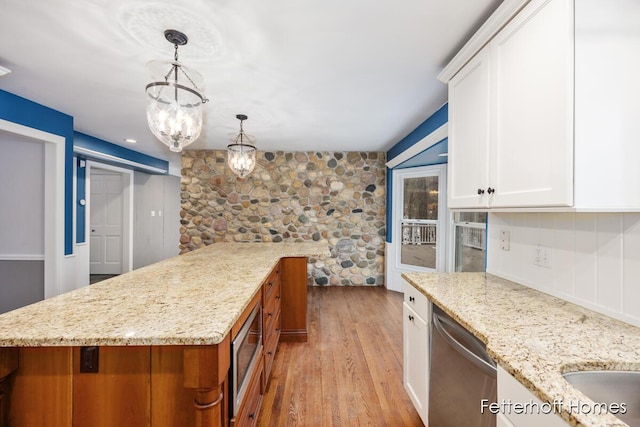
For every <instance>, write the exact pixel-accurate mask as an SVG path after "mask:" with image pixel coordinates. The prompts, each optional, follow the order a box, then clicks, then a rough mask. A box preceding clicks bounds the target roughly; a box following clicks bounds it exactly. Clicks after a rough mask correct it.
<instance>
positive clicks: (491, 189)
mask: <svg viewBox="0 0 640 427" xmlns="http://www.w3.org/2000/svg"><path fill="white" fill-rule="evenodd" d="M495 192H496V189H495V188H491V187H489V188H487V193H489V194H493V193H495Z"/></svg>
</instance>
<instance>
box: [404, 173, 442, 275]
mask: <svg viewBox="0 0 640 427" xmlns="http://www.w3.org/2000/svg"><path fill="white" fill-rule="evenodd" d="M444 171H445V169H444V167H442V166H431V167H420V168H411V169H403V170H399V171H398V172H397V175H396V178H394V184H395V185H394V186H395V190H394V194H397V195H399V196H400V198H401V200H398V202H399V203H398V204H397V205H396V206H397V207H396V214H395V215H394V217H395V218H397V219H396V221H397V222H396V224H398V225H397V226H396V227H394V228H395V230H397V231H396V233H397V234H396V238H395V239H394V240H395V241H396V242H398V243H399V245H398V246H396V247H397V248H398V247H399V251H398V252H397V253H398V264H399V265H398V267H401V268H409V269H412V270H428V271H433V270H440V271H444V265H445V264H444V261H443V259H444V255H445V252H444V242H445V240H444V239H443V237H444V236H443V235H442V234H443V231H444V227H441V223H442V220H443V219H444V217H446V213H445V212H446V210H445V206H443V204H442V203H441V201H442V200H444V199H442V198H446V194H444V188H446V187H445V186H446V182H445V178H444ZM439 242H440V243H442V244H438V243H439Z"/></svg>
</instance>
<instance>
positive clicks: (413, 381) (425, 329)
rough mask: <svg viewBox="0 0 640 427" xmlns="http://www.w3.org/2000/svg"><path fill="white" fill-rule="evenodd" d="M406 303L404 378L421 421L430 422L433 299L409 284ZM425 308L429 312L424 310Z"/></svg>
mask: <svg viewBox="0 0 640 427" xmlns="http://www.w3.org/2000/svg"><path fill="white" fill-rule="evenodd" d="M405 290H407V291H406V292H405V301H404V303H403V309H402V314H403V317H404V321H403V328H402V330H403V381H404V388H405V390H406V391H407V393H408V394H409V397H410V398H411V401H412V402H413V405H414V406H415V408H416V410H417V411H418V414H419V415H420V418H421V419H422V421H423V422H424V423H425V425H427V420H428V413H429V409H428V405H429V320H430V316H429V315H430V311H431V310H430V303H429V301H428V300H427V298H426V297H425V296H424V295H422V294H420V293H419V292H417V291H416V290H415V288H413V287H412V286H410V285H407V286H406V287H405ZM425 309H426V312H425Z"/></svg>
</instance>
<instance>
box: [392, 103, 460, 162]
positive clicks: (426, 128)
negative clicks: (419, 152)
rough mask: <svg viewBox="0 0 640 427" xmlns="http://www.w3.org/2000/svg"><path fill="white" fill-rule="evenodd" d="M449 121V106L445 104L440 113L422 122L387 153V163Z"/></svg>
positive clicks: (437, 112)
mask: <svg viewBox="0 0 640 427" xmlns="http://www.w3.org/2000/svg"><path fill="white" fill-rule="evenodd" d="M448 120H449V104H444V105H443V106H442V107H440V109H439V110H438V111H436V112H435V113H433V114H432V115H431V116H430V117H429V118H428V119H427V120H425V121H424V122H422V124H420V125H419V126H418V127H417V128H415V129H414V130H412V131H411V133H409V135H407V136H405V137H404V138H402V139H401V140H400V141H398V143H397V144H396V145H394V146H393V147H391V148H390V149H389V151H387V161H389V160H392V159H393V158H394V157H397V156H398V155H400V154H401V153H403V152H404V151H406V150H407V149H408V148H410V147H412V146H414V145H415V144H416V143H417V142H418V141H420V140H421V139H422V138H424V137H425V136H427V135H429V134H430V133H431V132H433V131H434V130H436V129H438V128H439V127H440V126H442V125H443V124H445V123H447V121H448Z"/></svg>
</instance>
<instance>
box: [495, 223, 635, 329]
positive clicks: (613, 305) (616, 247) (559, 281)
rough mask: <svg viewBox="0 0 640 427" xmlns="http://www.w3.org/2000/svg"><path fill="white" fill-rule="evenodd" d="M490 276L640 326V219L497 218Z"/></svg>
mask: <svg viewBox="0 0 640 427" xmlns="http://www.w3.org/2000/svg"><path fill="white" fill-rule="evenodd" d="M502 231H508V232H509V250H508V251H507V250H503V249H501V237H502V236H501V232H502ZM536 264H538V265H536ZM487 272H488V273H492V274H495V275H497V276H500V277H504V278H506V279H509V280H512V281H515V282H518V283H521V284H523V285H526V286H529V287H531V288H534V289H537V290H540V291H542V292H546V293H549V294H552V295H554V296H557V297H559V298H562V299H565V300H567V301H571V302H574V303H576V304H579V305H582V306H584V307H587V308H590V309H592V310H595V311H598V312H600V313H603V314H606V315H609V316H611V317H615V318H618V319H620V320H623V321H625V322H628V323H631V324H634V325H636V326H640V213H564V212H563V213H546V212H545V213H492V214H490V215H489V225H488V252H487Z"/></svg>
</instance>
